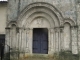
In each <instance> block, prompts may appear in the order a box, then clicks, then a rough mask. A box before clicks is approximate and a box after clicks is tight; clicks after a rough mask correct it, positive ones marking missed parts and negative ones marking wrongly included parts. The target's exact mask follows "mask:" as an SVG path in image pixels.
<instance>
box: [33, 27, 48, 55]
mask: <svg viewBox="0 0 80 60" xmlns="http://www.w3.org/2000/svg"><path fill="white" fill-rule="evenodd" d="M45 30H47V29H46V28H44V29H43V28H34V29H33V53H43V54H47V53H48V30H47V31H45Z"/></svg>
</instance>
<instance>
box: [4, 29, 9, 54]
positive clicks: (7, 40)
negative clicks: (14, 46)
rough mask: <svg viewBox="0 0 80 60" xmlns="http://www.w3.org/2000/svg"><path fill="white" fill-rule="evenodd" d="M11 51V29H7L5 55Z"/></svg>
mask: <svg viewBox="0 0 80 60" xmlns="http://www.w3.org/2000/svg"><path fill="white" fill-rule="evenodd" d="M9 49H10V28H6V37H5V53H8V52H9Z"/></svg>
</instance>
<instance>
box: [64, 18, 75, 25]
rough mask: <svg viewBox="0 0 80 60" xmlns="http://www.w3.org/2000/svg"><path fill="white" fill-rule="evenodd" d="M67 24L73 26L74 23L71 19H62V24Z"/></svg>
mask: <svg viewBox="0 0 80 60" xmlns="http://www.w3.org/2000/svg"><path fill="white" fill-rule="evenodd" d="M65 23H69V24H70V25H71V26H75V25H76V23H75V22H74V21H73V20H72V19H64V24H65Z"/></svg>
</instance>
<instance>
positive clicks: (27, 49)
mask: <svg viewBox="0 0 80 60" xmlns="http://www.w3.org/2000/svg"><path fill="white" fill-rule="evenodd" d="M29 31H30V29H29V28H26V48H25V52H26V53H29V52H30V50H29V37H30V36H29Z"/></svg>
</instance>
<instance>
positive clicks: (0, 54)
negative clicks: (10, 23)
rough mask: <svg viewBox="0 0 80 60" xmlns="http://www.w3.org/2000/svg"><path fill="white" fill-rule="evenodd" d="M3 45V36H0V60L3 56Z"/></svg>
mask: <svg viewBox="0 0 80 60" xmlns="http://www.w3.org/2000/svg"><path fill="white" fill-rule="evenodd" d="M4 44H5V35H4V34H0V58H1V60H2V58H3V56H4Z"/></svg>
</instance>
